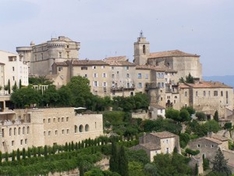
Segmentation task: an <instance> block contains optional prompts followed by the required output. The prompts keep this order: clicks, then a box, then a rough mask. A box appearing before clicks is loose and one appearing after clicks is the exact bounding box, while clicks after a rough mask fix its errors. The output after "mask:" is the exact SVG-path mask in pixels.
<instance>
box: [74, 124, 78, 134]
mask: <svg viewBox="0 0 234 176" xmlns="http://www.w3.org/2000/svg"><path fill="white" fill-rule="evenodd" d="M77 129H78V128H77V125H74V132H75V133H77Z"/></svg>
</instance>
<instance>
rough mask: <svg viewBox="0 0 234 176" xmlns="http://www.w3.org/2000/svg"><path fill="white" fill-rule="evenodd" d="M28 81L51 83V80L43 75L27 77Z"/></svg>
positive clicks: (42, 83)
mask: <svg viewBox="0 0 234 176" xmlns="http://www.w3.org/2000/svg"><path fill="white" fill-rule="evenodd" d="M28 82H29V84H31V85H51V84H53V82H52V81H50V80H49V79H47V78H46V77H45V76H39V77H29V78H28Z"/></svg>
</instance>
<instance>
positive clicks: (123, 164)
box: [119, 146, 128, 176]
mask: <svg viewBox="0 0 234 176" xmlns="http://www.w3.org/2000/svg"><path fill="white" fill-rule="evenodd" d="M119 174H120V175H121V176H128V160H127V157H126V155H125V151H124V147H123V146H121V148H120V152H119Z"/></svg>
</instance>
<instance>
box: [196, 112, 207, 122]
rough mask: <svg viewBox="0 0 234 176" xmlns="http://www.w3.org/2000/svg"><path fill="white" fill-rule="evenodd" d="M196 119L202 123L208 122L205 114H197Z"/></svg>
mask: <svg viewBox="0 0 234 176" xmlns="http://www.w3.org/2000/svg"><path fill="white" fill-rule="evenodd" d="M196 117H197V119H198V120H200V121H205V120H206V115H205V114H204V112H196Z"/></svg>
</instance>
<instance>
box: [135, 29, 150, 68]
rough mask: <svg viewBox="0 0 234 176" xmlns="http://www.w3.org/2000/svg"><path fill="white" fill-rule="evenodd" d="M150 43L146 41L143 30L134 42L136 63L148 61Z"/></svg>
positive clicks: (141, 63)
mask: <svg viewBox="0 0 234 176" xmlns="http://www.w3.org/2000/svg"><path fill="white" fill-rule="evenodd" d="M149 45H150V43H149V42H148V41H146V38H145V37H144V36H143V32H142V31H141V32H140V36H139V37H138V38H137V42H135V43H134V63H135V64H136V65H145V64H146V63H147V57H148V56H149V53H150V48H149Z"/></svg>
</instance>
